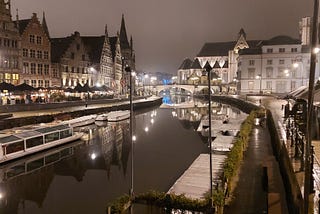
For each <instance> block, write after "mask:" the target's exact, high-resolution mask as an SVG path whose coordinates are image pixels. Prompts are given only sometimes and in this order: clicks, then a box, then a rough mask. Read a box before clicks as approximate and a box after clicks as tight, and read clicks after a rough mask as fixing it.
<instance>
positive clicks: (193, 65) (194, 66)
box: [191, 58, 202, 69]
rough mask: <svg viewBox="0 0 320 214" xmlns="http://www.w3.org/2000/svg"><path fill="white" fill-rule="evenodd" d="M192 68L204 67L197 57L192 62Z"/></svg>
mask: <svg viewBox="0 0 320 214" xmlns="http://www.w3.org/2000/svg"><path fill="white" fill-rule="evenodd" d="M191 68H192V69H202V68H201V65H200V62H199V60H198V59H197V58H196V59H195V60H194V61H193V62H192V64H191Z"/></svg>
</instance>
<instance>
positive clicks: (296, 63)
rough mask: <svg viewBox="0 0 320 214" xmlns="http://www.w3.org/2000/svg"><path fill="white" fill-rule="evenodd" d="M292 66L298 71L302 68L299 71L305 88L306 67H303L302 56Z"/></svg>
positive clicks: (296, 58)
mask: <svg viewBox="0 0 320 214" xmlns="http://www.w3.org/2000/svg"><path fill="white" fill-rule="evenodd" d="M292 66H293V68H294V69H296V70H297V69H298V68H299V67H300V66H301V68H300V69H299V70H300V73H301V86H303V77H304V67H303V62H302V56H297V57H295V59H294V63H293V64H292Z"/></svg>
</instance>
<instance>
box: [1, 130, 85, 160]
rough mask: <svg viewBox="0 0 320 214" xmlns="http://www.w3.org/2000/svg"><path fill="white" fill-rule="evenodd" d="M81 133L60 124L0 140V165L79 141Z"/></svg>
mask: <svg viewBox="0 0 320 214" xmlns="http://www.w3.org/2000/svg"><path fill="white" fill-rule="evenodd" d="M82 136H83V133H81V132H74V131H73V127H71V126H69V125H66V124H60V125H55V126H47V127H42V128H36V129H32V130H28V131H23V132H20V133H15V134H11V135H8V136H4V137H1V138H0V163H4V162H7V161H11V160H14V159H17V158H20V157H23V156H26V155H30V154H33V153H36V152H39V151H43V150H46V149H49V148H52V147H55V146H58V145H62V144H65V143H68V142H72V141H75V140H77V139H80V138H81V137H82Z"/></svg>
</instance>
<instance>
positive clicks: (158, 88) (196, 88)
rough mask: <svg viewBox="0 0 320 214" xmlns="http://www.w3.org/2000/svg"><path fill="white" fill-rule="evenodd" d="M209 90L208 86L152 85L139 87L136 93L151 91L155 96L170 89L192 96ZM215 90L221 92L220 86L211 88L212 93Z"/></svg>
mask: <svg viewBox="0 0 320 214" xmlns="http://www.w3.org/2000/svg"><path fill="white" fill-rule="evenodd" d="M205 88H208V86H207V85H179V84H174V85H152V86H144V87H143V86H138V87H136V91H138V92H139V91H143V90H146V91H149V92H152V93H153V94H159V93H160V92H161V91H164V90H168V89H169V90H170V89H178V90H179V89H184V90H186V91H187V92H189V93H190V94H191V95H193V94H195V93H197V92H200V91H201V90H203V89H205ZM215 90H219V86H211V91H212V93H214V91H215Z"/></svg>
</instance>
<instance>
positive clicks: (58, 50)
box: [50, 36, 73, 62]
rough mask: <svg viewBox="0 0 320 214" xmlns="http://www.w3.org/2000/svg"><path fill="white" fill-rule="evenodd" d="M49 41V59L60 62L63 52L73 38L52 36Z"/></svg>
mask: <svg viewBox="0 0 320 214" xmlns="http://www.w3.org/2000/svg"><path fill="white" fill-rule="evenodd" d="M50 41H51V61H52V62H60V59H61V57H62V55H63V54H64V52H65V51H66V50H67V49H68V48H69V45H70V44H71V43H72V41H73V38H72V37H71V36H68V37H64V38H52V39H50Z"/></svg>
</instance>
